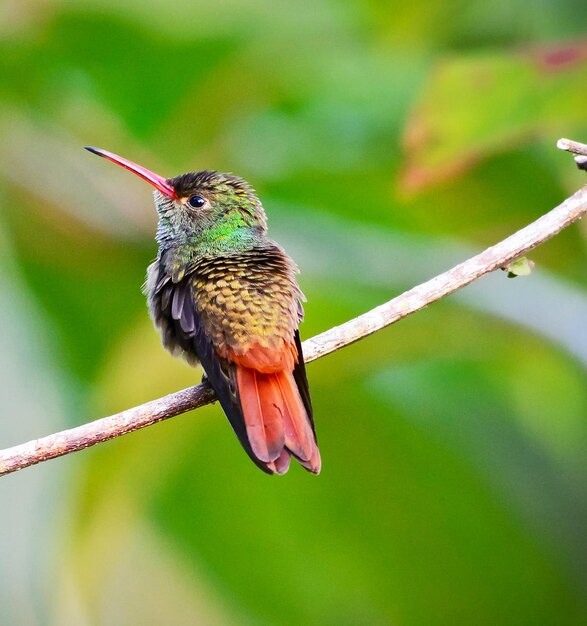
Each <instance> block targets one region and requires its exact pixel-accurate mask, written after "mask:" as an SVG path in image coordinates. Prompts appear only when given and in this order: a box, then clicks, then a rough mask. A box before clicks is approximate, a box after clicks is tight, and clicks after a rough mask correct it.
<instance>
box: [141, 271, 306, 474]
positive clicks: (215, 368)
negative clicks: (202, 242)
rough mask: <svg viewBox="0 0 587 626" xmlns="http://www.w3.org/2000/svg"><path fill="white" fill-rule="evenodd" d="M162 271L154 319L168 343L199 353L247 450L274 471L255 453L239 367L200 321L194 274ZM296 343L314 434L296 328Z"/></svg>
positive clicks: (153, 304) (299, 375)
mask: <svg viewBox="0 0 587 626" xmlns="http://www.w3.org/2000/svg"><path fill="white" fill-rule="evenodd" d="M159 272H160V273H159V276H158V278H157V282H156V283H155V289H154V290H153V292H152V293H151V297H150V304H151V309H152V315H153V316H154V320H155V323H156V324H157V325H158V326H159V327H160V329H161V331H162V333H163V336H164V343H165V345H166V347H168V348H169V349H172V350H173V347H174V346H178V347H180V348H181V350H182V351H183V352H184V354H185V355H186V356H187V357H188V359H189V360H191V361H192V362H194V359H193V356H194V355H195V356H197V358H198V360H199V361H200V363H201V364H202V367H203V368H204V371H205V372H206V376H207V377H208V381H209V383H210V385H211V386H212V388H213V389H214V391H215V392H216V396H217V397H218V400H219V402H220V404H221V406H222V408H223V409H224V412H225V413H226V415H227V417H228V420H229V422H230V424H231V426H232V428H233V430H234V432H235V434H236V436H237V437H238V439H239V441H240V442H241V445H242V446H243V448H244V449H245V451H246V453H247V454H248V455H249V457H250V458H251V460H252V461H253V462H254V463H255V465H257V467H259V468H260V469H261V470H263V471H264V472H266V473H268V474H271V473H272V472H271V470H269V469H268V468H267V465H266V464H265V463H263V462H262V461H260V460H259V459H258V458H257V457H256V456H255V454H254V452H253V450H252V449H251V444H250V443H249V439H248V436H247V430H246V426H245V419H244V416H243V412H242V408H241V402H240V398H239V394H238V386H237V384H236V368H235V366H234V365H233V364H231V363H229V362H228V361H226V360H225V359H222V358H220V357H219V356H218V354H216V353H215V351H214V347H213V345H212V343H211V341H210V340H209V338H208V337H207V336H206V333H205V331H204V328H203V325H202V324H201V323H200V320H199V317H198V312H197V310H196V307H195V300H194V297H193V293H192V284H193V277H192V276H191V275H190V274H188V275H187V276H185V277H184V278H183V279H182V280H180V281H178V282H175V283H174V282H173V281H171V280H170V278H169V276H168V275H165V273H164V270H163V268H162V267H160V268H159ZM302 314H303V310H301V304H300V318H301V315H302ZM295 345H296V348H297V351H298V363H297V364H296V366H295V368H294V371H293V376H294V380H295V382H296V384H297V387H298V389H299V392H300V395H301V398H302V401H303V403H304V407H305V409H306V412H307V414H308V417H309V418H310V423H311V424H312V430H313V431H314V435H315V429H314V417H313V412H312V402H311V400H310V391H309V387H308V379H307V377H306V369H305V365H304V357H303V353H302V345H301V341H300V335H299V332H298V331H297V330H296V332H295ZM190 357H191V359H190Z"/></svg>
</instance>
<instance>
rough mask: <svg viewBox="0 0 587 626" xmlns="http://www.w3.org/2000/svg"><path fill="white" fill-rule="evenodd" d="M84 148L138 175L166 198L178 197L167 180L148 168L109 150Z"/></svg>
mask: <svg viewBox="0 0 587 626" xmlns="http://www.w3.org/2000/svg"><path fill="white" fill-rule="evenodd" d="M84 147H85V149H86V150H89V151H90V152H93V153H94V154H97V155H98V156H101V157H104V158H105V159H108V160H109V161H112V163H116V164H117V165H120V166H122V167H124V168H125V169H127V170H129V171H130V172H133V174H136V175H137V176H139V177H140V178H142V179H143V180H146V181H147V182H148V183H150V184H151V185H153V187H155V188H156V189H158V190H159V191H160V192H161V193H164V194H165V195H166V196H170V197H172V198H175V197H176V194H175V189H174V188H173V187H172V186H171V185H170V184H169V183H168V182H167V179H166V178H163V177H162V176H159V175H158V174H155V173H154V172H151V171H150V170H148V169H147V168H145V167H142V166H141V165H137V164H136V163H133V162H132V161H128V160H127V159H123V158H122V157H119V156H118V155H117V154H114V153H112V152H108V151H107V150H100V148H93V147H92V146H84Z"/></svg>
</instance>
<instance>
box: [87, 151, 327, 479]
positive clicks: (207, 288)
mask: <svg viewBox="0 0 587 626" xmlns="http://www.w3.org/2000/svg"><path fill="white" fill-rule="evenodd" d="M86 149H87V150H89V151H90V152H93V153H94V154H97V155H98V156H101V157H104V158H105V159H108V160H109V161H112V162H113V163H116V164H117V165H120V166H122V167H124V168H125V169H127V170H129V171H131V172H133V173H134V174H136V175H137V176H139V177H140V178H142V179H143V180H145V181H146V182H148V183H149V184H151V185H152V186H153V187H154V188H155V191H154V192H153V195H154V199H155V208H156V210H157V215H158V226H157V234H156V241H157V243H158V246H159V249H158V252H157V258H156V260H155V261H154V262H153V263H152V264H151V265H149V267H148V268H147V279H146V282H145V285H144V288H143V291H144V293H145V295H146V296H147V302H148V306H149V313H150V315H151V318H152V320H153V323H154V325H155V327H156V328H157V329H158V330H159V332H160V333H161V338H162V342H163V345H164V347H165V348H166V349H167V350H169V351H170V352H171V353H172V354H173V355H175V356H181V357H183V358H185V359H186V360H187V361H188V363H190V364H191V365H194V366H195V365H197V364H198V363H199V364H201V365H202V367H203V369H204V373H205V375H204V380H206V379H207V380H208V382H209V384H210V385H211V386H212V388H213V389H214V391H215V393H216V396H217V398H218V400H219V401H220V404H221V406H222V408H223V410H224V412H225V413H226V416H227V417H228V420H229V422H230V424H231V426H232V428H233V430H234V432H235V433H236V435H237V437H238V439H239V441H240V443H241V445H242V446H243V448H244V449H245V451H246V452H247V454H248V455H249V457H250V458H251V459H252V461H253V462H254V463H255V464H256V465H257V467H259V468H260V469H261V470H263V471H264V472H266V473H268V474H285V473H286V472H287V470H288V469H289V465H290V460H291V457H292V456H293V457H294V458H295V459H296V460H297V461H298V462H299V463H300V464H301V465H302V466H303V467H304V468H305V469H307V470H308V471H310V472H312V473H314V474H318V473H319V472H320V466H321V461H320V452H319V450H318V444H317V440H316V431H315V427H314V418H313V413H312V403H311V400H310V391H309V387H308V379H307V376H306V371H305V365H304V357H303V353H302V345H301V341H300V334H299V330H298V326H299V324H300V322H301V321H302V318H303V314H304V311H303V307H302V300H303V299H304V296H303V294H302V292H301V290H300V288H299V286H298V284H297V282H296V278H295V275H296V274H297V272H298V268H297V266H296V264H295V263H294V262H293V260H292V259H291V258H290V257H289V256H288V255H287V254H286V252H285V251H284V250H283V248H282V247H281V246H280V245H279V244H277V243H275V242H274V241H272V240H271V239H269V238H268V236H267V218H266V215H265V210H264V209H263V205H262V204H261V201H260V200H259V198H258V196H257V194H256V192H255V190H254V189H253V188H252V187H251V186H250V185H249V184H248V183H247V182H246V181H245V180H244V179H242V178H239V177H238V176H233V175H232V174H222V173H220V172H217V171H212V170H204V171H198V172H188V173H187V174H181V175H179V176H176V177H174V178H163V177H162V176H159V175H157V174H155V173H153V172H151V171H150V170H148V169H146V168H144V167H142V166H140V165H137V164H136V163H133V162H132V161H128V160H127V159H124V158H122V157H120V156H118V155H116V154H113V153H112V152H108V151H106V150H101V149H99V148H94V147H91V146H86Z"/></svg>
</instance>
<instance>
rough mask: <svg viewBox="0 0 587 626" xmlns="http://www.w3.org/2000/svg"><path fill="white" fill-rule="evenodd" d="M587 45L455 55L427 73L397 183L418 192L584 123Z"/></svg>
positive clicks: (411, 124)
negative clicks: (494, 156) (582, 92)
mask: <svg viewBox="0 0 587 626" xmlns="http://www.w3.org/2000/svg"><path fill="white" fill-rule="evenodd" d="M585 80H587V43H576V44H563V45H559V46H548V47H546V46H545V47H542V48H536V49H533V50H526V51H517V52H510V53H484V54H476V55H469V56H466V57H453V58H452V59H447V60H444V61H442V62H441V63H439V64H438V65H437V67H436V69H435V70H434V71H433V72H432V73H431V75H430V77H429V79H428V82H427V84H426V85H425V86H424V88H423V91H422V93H421V94H420V98H419V102H418V103H417V104H416V105H415V107H414V110H413V111H412V114H411V118H410V120H409V122H408V127H407V130H406V134H405V139H404V141H405V146H406V153H407V161H408V162H407V166H406V169H405V171H404V173H403V178H402V184H403V185H404V186H405V188H406V189H411V190H418V189H421V188H424V187H426V186H428V185H431V184H434V183H438V182H440V181H442V180H445V179H447V178H449V177H451V176H455V175H457V174H462V173H463V172H464V171H466V170H467V169H468V168H470V167H472V166H473V165H474V164H476V163H478V162H479V161H480V160H482V159H484V158H486V157H487V156H488V155H491V154H494V153H495V152H498V151H501V150H504V149H507V148H511V147H513V146H515V145H517V144H520V143H523V142H526V141H528V140H530V139H532V138H533V137H544V136H545V135H546V134H547V133H550V134H552V133H553V132H556V129H557V128H559V127H561V126H564V125H565V124H573V123H578V122H580V121H582V119H583V111H584V99H583V98H582V97H581V96H580V93H579V92H578V91H576V90H575V89H574V87H575V85H578V84H581V83H583V82H584V81H585Z"/></svg>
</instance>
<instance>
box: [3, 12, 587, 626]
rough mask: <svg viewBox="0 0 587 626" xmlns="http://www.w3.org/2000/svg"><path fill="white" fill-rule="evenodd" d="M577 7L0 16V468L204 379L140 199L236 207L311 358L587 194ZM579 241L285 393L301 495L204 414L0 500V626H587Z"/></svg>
mask: <svg viewBox="0 0 587 626" xmlns="http://www.w3.org/2000/svg"><path fill="white" fill-rule="evenodd" d="M586 26H587V6H586V5H585V2H584V0H541V1H540V2H536V1H535V0H534V1H532V2H529V1H526V0H499V1H497V0H496V1H495V2H486V1H485V0H468V1H465V0H453V1H451V2H447V1H446V0H411V1H410V2H382V1H376V0H371V1H359V0H354V1H348V2H345V1H342V0H338V1H337V0H300V1H297V2H288V1H286V0H245V1H239V0H222V1H216V0H215V1H212V0H206V1H204V0H197V1H192V0H175V1H174V2H173V3H171V2H169V1H168V0H150V1H144V0H141V1H139V0H129V1H125V2H119V1H114V0H85V1H83V2H81V1H80V2H72V1H67V0H26V1H24V0H2V2H1V3H0V142H1V146H0V400H1V402H0V418H1V419H0V447H7V446H9V445H13V444H16V443H20V442H22V441H25V440H28V439H31V438H35V437H37V436H40V435H44V434H48V433H50V432H53V431H56V430H59V429H63V428H66V427H70V426H73V425H77V424H81V423H83V422H86V421H88V420H90V419H94V418H98V417H101V416H104V415H108V414H110V413H113V412H116V411H119V410H122V409H125V408H128V407H131V406H134V405H136V404H138V403H141V402H144V401H147V400H150V399H153V398H156V397H158V396H160V395H162V394H165V393H169V392H172V391H175V390H177V389H180V388H182V387H185V386H189V385H191V384H195V383H197V382H199V380H200V376H201V374H200V372H198V371H194V370H191V369H190V368H189V367H187V366H186V365H184V364H182V363H181V362H179V361H176V360H174V359H173V358H172V357H171V356H169V355H168V354H167V353H166V352H164V350H163V349H162V348H161V346H160V342H159V338H158V336H157V334H156V333H155V331H154V330H153V329H152V327H151V323H150V321H149V319H148V316H147V312H146V307H145V303H144V298H143V296H142V295H141V292H140V286H141V283H142V281H143V277H144V271H145V267H146V265H147V264H148V263H149V262H150V261H151V260H152V259H153V257H154V255H155V251H156V248H155V244H154V241H153V235H154V229H155V215H154V210H153V208H152V200H151V190H150V188H149V187H148V186H147V185H145V184H144V183H142V181H140V180H138V179H136V178H135V177H133V176H132V175H130V174H129V173H127V172H124V171H123V170H119V168H116V167H115V166H113V165H111V164H108V163H107V162H105V161H102V160H99V159H97V158H96V157H94V156H92V155H90V154H88V153H86V152H84V151H83V150H82V149H81V146H83V145H87V144H90V145H97V146H100V147H103V148H106V149H109V150H112V151H115V152H117V153H119V154H121V155H123V156H126V157H128V158H130V159H133V160H135V161H137V162H139V163H141V164H143V165H145V166H147V167H149V168H152V169H153V170H155V171H157V172H159V173H161V174H163V175H166V176H171V175H175V174H178V173H181V172H184V171H187V170H195V169H204V168H214V169H219V170H224V171H231V172H234V173H238V174H240V175H242V176H243V177H245V178H247V179H248V180H250V181H251V182H252V183H253V184H254V186H255V187H256V188H257V190H258V191H259V193H260V195H261V197H262V199H263V201H264V204H265V207H266V209H267V212H268V214H269V219H270V227H271V233H272V235H273V236H274V237H275V238H276V239H278V240H279V241H280V242H282V243H283V244H284V245H285V247H286V248H287V250H288V251H289V252H290V253H291V254H292V255H293V256H294V258H295V259H296V260H297V261H298V263H299V265H300V267H301V270H302V274H301V284H302V286H303V289H304V291H305V293H306V295H307V297H308V303H307V306H306V321H305V322H304V325H303V335H304V336H305V337H309V336H311V335H313V334H315V333H317V332H320V331H323V330H325V329H327V328H329V327H331V326H333V325H335V324H338V323H340V322H343V321H345V320H347V319H349V318H351V317H353V316H356V315H358V314H359V313H361V312H364V311H366V310H368V309H369V308H371V307H373V306H375V305H377V304H380V303H382V302H384V301H385V300H387V299H389V298H391V297H393V296H394V295H396V294H398V293H399V292H401V291H402V290H404V289H406V288H409V287H411V286H412V285H414V284H415V283H416V282H418V281H421V280H424V279H426V278H429V277H431V276H433V275H435V274H436V273H439V272H440V271H443V270H444V269H447V268H448V267H450V266H451V264H453V263H454V262H457V261H460V260H463V259H465V258H466V257H467V256H468V255H469V254H472V253H474V252H476V251H479V250H480V249H482V248H483V247H485V246H487V245H490V244H492V243H494V242H496V241H498V240H499V239H501V238H503V237H505V236H507V235H508V234H510V233H512V232H514V231H515V230H516V229H518V228H520V227H522V226H523V225H525V224H526V223H528V222H530V221H532V220H533V219H535V218H536V217H538V216H539V215H541V214H542V213H544V212H546V211H547V210H549V209H550V208H552V207H553V206H555V205H556V204H558V203H559V202H560V201H562V199H563V198H565V197H566V196H568V195H570V193H572V192H574V191H575V190H576V189H577V188H579V187H580V186H581V185H582V184H583V183H584V182H585V174H584V173H583V172H579V171H578V170H576V169H575V168H574V165H573V162H572V159H571V158H570V157H569V156H568V155H566V154H563V153H561V152H559V151H557V150H556V149H555V141H556V139H557V138H558V137H560V136H569V137H572V138H574V139H578V140H581V139H582V140H585V139H587V117H586V111H587V102H586V90H585V85H586V84H587V37H586V36H585V35H586V33H585V28H586ZM586 227H587V224H577V225H575V226H573V227H572V228H570V229H568V230H567V231H565V232H564V233H562V234H561V235H560V236H558V237H557V238H556V239H554V240H553V241H551V242H549V243H547V244H546V245H544V246H542V247H541V248H540V249H538V250H536V251H534V252H533V253H532V254H531V258H532V259H533V260H534V261H535V262H536V268H535V270H534V272H533V273H532V275H531V276H530V277H524V278H517V279H515V280H508V279H507V278H506V276H505V274H503V273H498V274H499V275H497V274H496V275H494V276H491V277H488V278H486V279H483V280H481V281H479V282H478V283H477V284H475V285H473V286H471V287H470V288H467V289H466V290H463V291H462V292H460V293H458V294H456V295H454V296H452V297H450V298H447V299H445V300H443V301H441V302H439V303H437V304H434V305H433V306H431V307H429V308H427V309H426V310H424V311H422V312H420V313H418V314H416V315H414V316H412V317H410V318H409V319H406V320H404V321H402V322H401V323H400V324H397V325H395V326H393V327H391V328H389V329H387V330H385V331H384V332H381V333H378V334H377V335H375V336H373V337H371V338H369V339H366V340H364V341H361V342H360V343H358V344H355V345H353V346H350V347H347V348H346V349H344V350H341V351H339V352H338V353H336V354H334V355H331V356H329V357H326V358H324V359H322V360H320V361H318V362H316V363H313V364H312V365H311V366H310V367H309V376H310V380H311V386H312V391H313V397H314V404H315V413H316V419H317V424H318V434H319V438H320V442H321V449H322V454H323V462H324V469H323V473H322V474H321V476H320V477H313V476H310V475H309V474H307V473H305V472H303V470H301V469H300V468H299V467H293V468H292V470H291V471H290V473H289V474H288V475H287V476H285V477H282V478H270V477H267V476H265V475H263V474H261V473H260V472H259V471H258V470H257V469H256V468H255V467H254V466H253V465H252V463H250V461H249V460H248V459H247V457H246V455H245V454H244V453H243V452H242V450H241V449H240V446H239V444H238V442H237V440H236V438H235V437H234V436H233V434H232V432H231V430H230V428H229V426H228V423H227V421H226V419H225V418H224V416H223V415H222V412H221V410H220V408H219V407H218V406H210V407H206V408H204V409H203V410H198V411H197V412H193V413H189V414H186V415H183V416H180V417H178V418H175V419H173V420H170V421H168V422H166V423H164V424H160V425H157V426H155V427H152V428H149V429H146V430H145V431H142V432H139V433H135V434H133V435H130V436H127V437H123V438H120V439H118V440H116V441H113V442H111V443H107V444H105V445H101V446H98V447H97V448H94V449H92V450H88V451H84V452H82V453H78V454H75V455H72V456H71V457H67V458H63V459H59V460H56V461H52V462H50V463H47V464H44V465H41V466H37V467H34V468H31V469H28V470H25V471H23V472H22V473H19V474H15V475H12V476H9V477H6V478H4V479H2V480H1V481H0V525H1V527H0V607H1V608H0V624H2V625H4V624H6V625H10V626H20V625H26V626H28V625H32V626H37V625H48V626H57V625H58V626H68V625H71V626H99V625H108V626H118V625H120V626H126V625H135V624H137V625H138V624H140V625H147V626H149V625H153V626H155V625H159V624H170V625H184V624H185V625H188V624H202V625H208V624H214V625H216V624H235V625H240V624H276V625H280V624H292V625H293V624H296V625H297V624H320V625H322V624H332V625H334V624H336V625H345V624H348V625H355V624H397V625H400V626H403V625H407V626H410V625H436V624H476V625H480V624H488V625H489V624H491V625H494V624H508V625H510V624H515V625H517V624H532V625H538V624H549V625H551V624H557V625H560V624H573V625H576V624H587V599H586V598H587V596H586V592H587V523H586V522H587V491H586V489H585V486H586V484H587V482H586V479H587V471H586V470H587V459H586V457H587V455H586V452H587V384H586V369H587V324H586V320H587V276H586V272H585V267H586V261H587V245H586V244H587V228H586Z"/></svg>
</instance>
